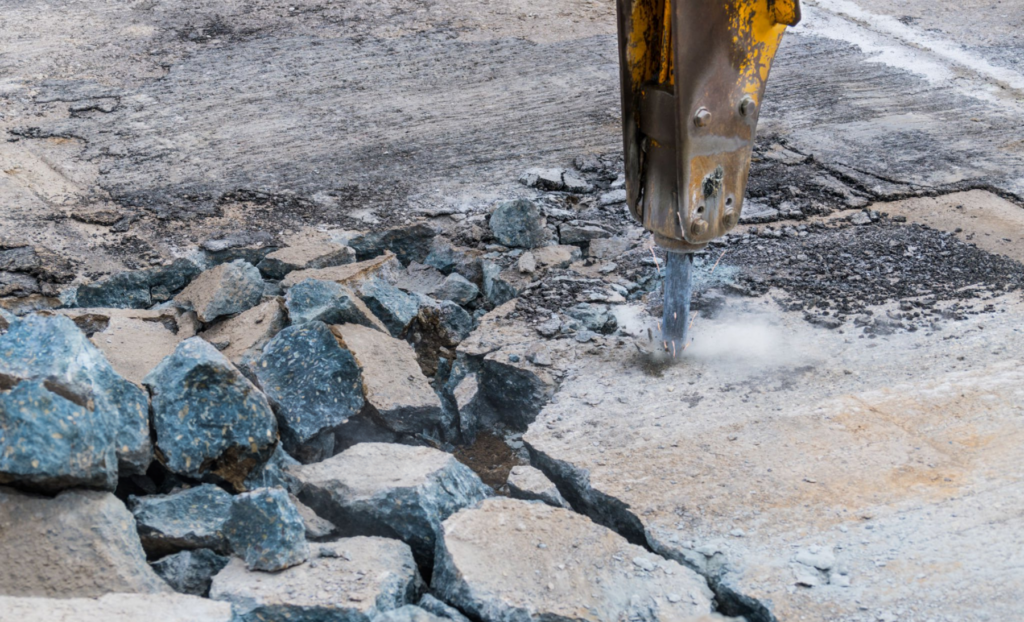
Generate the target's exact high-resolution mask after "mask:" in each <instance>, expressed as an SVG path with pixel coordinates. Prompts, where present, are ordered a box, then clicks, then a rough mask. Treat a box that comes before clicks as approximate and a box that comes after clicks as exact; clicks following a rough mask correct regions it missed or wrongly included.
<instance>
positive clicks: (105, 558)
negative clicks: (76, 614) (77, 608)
mask: <svg viewBox="0 0 1024 622" xmlns="http://www.w3.org/2000/svg"><path fill="white" fill-rule="evenodd" d="M0 526H2V527H3V529H2V530H0V558H2V559H3V560H4V563H3V564H0V594H5V595H11V596H39V597H48V598H75V597H94V596H102V595H103V594H106V593H108V592H138V593H163V592H170V591H171V590H170V588H169V587H168V586H167V584H166V583H164V582H163V580H161V579H160V577H158V576H157V575H156V574H155V573H154V572H153V571H152V570H151V569H150V567H149V565H148V564H147V563H146V555H145V553H144V552H143V551H142V545H141V544H140V543H139V536H138V534H137V533H136V528H135V519H134V518H132V515H131V513H130V512H129V511H128V510H127V509H126V508H125V507H124V504H123V503H121V502H120V501H119V500H118V499H117V497H115V496H114V495H112V494H110V493H106V492H98V491H86V490H67V491H64V492H62V493H60V494H58V495H57V496H56V497H54V498H52V499H51V498H46V497H40V496H36V495H30V494H26V493H21V492H17V491H15V490H12V489H10V488H3V487H0Z"/></svg>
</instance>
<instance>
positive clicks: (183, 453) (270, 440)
mask: <svg viewBox="0 0 1024 622" xmlns="http://www.w3.org/2000/svg"><path fill="white" fill-rule="evenodd" d="M144 384H145V385H146V387H147V388H148V389H149V392H150V394H151V395H152V396H153V432H154V433H155V436H156V446H157V449H158V450H159V454H158V457H159V459H160V460H161V462H162V463H163V465H164V466H165V467H167V469H169V470H170V471H171V472H173V473H178V474H180V475H185V476H188V477H197V478H198V477H202V476H204V475H206V474H208V473H209V474H213V475H216V476H217V477H219V478H221V479H223V480H224V481H226V482H228V483H230V484H231V485H232V486H233V487H234V488H235V490H241V489H242V488H243V482H244V480H245V479H246V477H248V475H249V472H250V471H252V470H253V468H255V467H256V465H257V464H259V463H261V462H263V461H264V460H266V459H267V458H269V457H270V454H271V452H272V451H273V449H274V445H275V444H276V442H277V421H276V420H275V418H274V413H273V411H271V409H270V405H269V404H268V403H267V398H266V396H264V395H263V393H261V392H260V391H259V390H258V389H257V388H256V387H254V386H253V385H252V383H251V382H249V380H247V379H246V378H245V377H244V376H243V375H242V374H241V373H239V371H238V370H237V369H236V368H235V367H234V366H233V365H232V364H231V362H230V361H228V359H227V358H225V357H224V355H223V354H221V353H220V352H218V351H217V349H216V348H214V347H213V346H212V345H210V344H209V343H207V342H206V341H204V340H203V339H202V338H200V337H192V338H191V339H186V340H185V341H183V342H181V343H180V344H178V347H177V348H176V349H175V350H174V354H172V355H171V356H169V357H167V358H165V359H164V360H163V361H162V362H161V363H160V364H159V365H158V366H157V367H156V369H154V370H153V371H152V372H150V373H149V375H148V376H146V378H145V380H144Z"/></svg>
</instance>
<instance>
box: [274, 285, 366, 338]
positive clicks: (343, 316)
mask: <svg viewBox="0 0 1024 622" xmlns="http://www.w3.org/2000/svg"><path fill="white" fill-rule="evenodd" d="M285 306H287V307H288V319H289V320H290V321H291V323H292V324H293V325H297V324H305V323H306V322H313V321H320V322H323V323H325V324H346V323H352V324H362V325H363V326H368V327H370V328H376V324H375V322H374V321H373V320H374V319H375V318H371V317H369V313H370V311H369V309H367V308H366V306H365V305H364V304H363V303H362V301H361V300H359V299H358V298H357V297H356V295H355V294H354V293H352V290H350V289H349V288H347V287H345V286H344V285H342V284H340V283H335V282H334V281H318V280H316V279H306V280H305V281H302V282H300V283H296V284H295V285H293V286H291V287H290V288H289V289H288V294H287V295H286V296H285Z"/></svg>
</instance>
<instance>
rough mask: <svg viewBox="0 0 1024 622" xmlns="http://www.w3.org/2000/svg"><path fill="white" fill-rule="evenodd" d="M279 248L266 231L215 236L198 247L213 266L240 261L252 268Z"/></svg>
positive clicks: (273, 237)
mask: <svg viewBox="0 0 1024 622" xmlns="http://www.w3.org/2000/svg"><path fill="white" fill-rule="evenodd" d="M279 246H280V244H279V242H278V240H277V238H276V237H275V236H274V235H273V234H272V233H270V232H268V231H244V230H243V231H238V230H235V231H231V232H230V233H228V234H226V235H225V234H223V233H221V234H219V235H215V236H213V237H211V238H208V239H207V240H206V241H204V242H203V243H202V244H201V245H200V247H201V248H202V249H203V250H204V251H206V258H207V260H208V261H209V262H210V263H211V264H213V265H220V264H224V263H230V262H233V261H239V260H241V261H245V262H247V263H250V264H252V265H254V266H255V265H256V264H258V263H259V262H260V261H261V260H262V259H263V258H264V257H266V256H267V255H268V254H269V253H272V252H274V251H275V250H277V249H278V247H279Z"/></svg>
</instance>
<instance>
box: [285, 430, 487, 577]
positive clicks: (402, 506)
mask: <svg viewBox="0 0 1024 622" xmlns="http://www.w3.org/2000/svg"><path fill="white" fill-rule="evenodd" d="M293 472H294V473H295V475H296V477H298V478H299V480H300V481H301V482H302V492H300V493H299V498H300V499H301V500H302V501H303V503H306V504H307V505H309V506H310V507H311V508H313V509H314V510H316V513H317V514H319V515H320V516H323V517H325V518H327V519H329V520H330V521H331V522H333V523H334V524H335V525H338V527H339V529H341V530H343V531H344V532H345V533H350V534H367V535H385V534H390V535H391V536H393V537H395V536H396V537H399V538H401V539H402V540H403V541H405V542H406V543H407V544H408V545H409V546H410V547H412V550H413V552H414V553H415V555H416V558H417V560H418V561H419V562H420V563H421V564H423V565H424V566H425V567H427V568H429V567H430V563H431V561H430V560H432V559H433V556H434V544H435V540H436V537H437V534H438V532H439V530H440V528H441V522H442V521H444V520H445V519H446V518H447V517H449V516H451V515H452V514H453V513H455V512H456V511H458V510H459V509H461V508H464V507H468V506H471V505H473V504H475V503H477V502H478V501H480V500H482V499H485V498H487V497H488V496H490V494H491V489H490V488H488V487H487V486H485V485H484V483H483V482H481V481H480V478H479V477H477V475H476V473H474V472H473V471H471V470H470V469H469V468H468V467H466V466H464V465H462V464H460V463H459V462H458V461H457V460H456V459H455V458H454V457H452V456H451V455H450V454H447V453H445V452H443V451H439V450H437V449H432V448H429V447H410V446H407V445H395V444H390V443H361V444H359V445H356V446H354V447H352V448H350V449H347V450H345V451H344V452H342V453H341V454H338V455H337V456H335V457H333V458H331V459H329V460H325V461H323V462H319V463H317V464H309V465H305V466H302V467H296V468H295V469H293Z"/></svg>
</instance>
